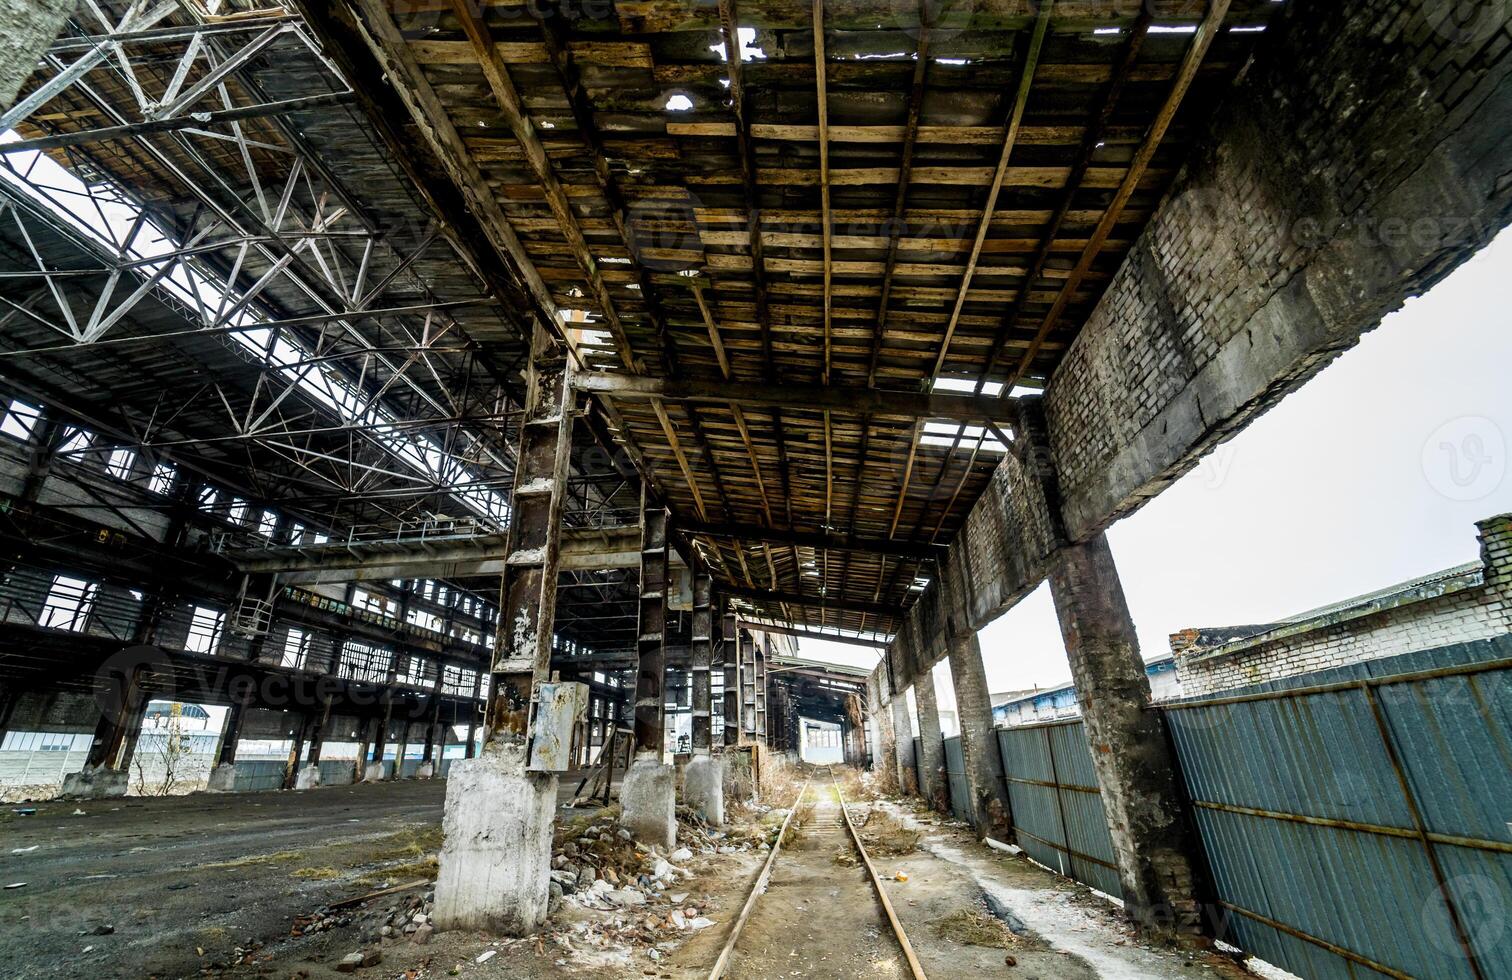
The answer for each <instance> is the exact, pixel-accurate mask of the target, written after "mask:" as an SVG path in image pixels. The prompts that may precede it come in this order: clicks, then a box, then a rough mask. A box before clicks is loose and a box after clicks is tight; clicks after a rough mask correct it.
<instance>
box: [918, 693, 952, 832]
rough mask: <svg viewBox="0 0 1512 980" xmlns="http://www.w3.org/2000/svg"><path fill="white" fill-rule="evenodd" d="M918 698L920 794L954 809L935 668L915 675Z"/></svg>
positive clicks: (939, 807)
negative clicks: (936, 691)
mask: <svg viewBox="0 0 1512 980" xmlns="http://www.w3.org/2000/svg"><path fill="white" fill-rule="evenodd" d="M914 700H915V701H917V702H918V708H919V746H920V749H919V751H920V754H921V757H920V759H919V781H920V783H921V785H920V786H919V794H920V795H921V796H923V797H924V799H925V801H926V802H927V803H928V804H929V805H930V806H932V807H934V808H935V809H936V810H939V811H941V812H942V813H943V812H946V811H948V810H949V809H950V793H949V791H948V790H947V789H946V786H945V738H944V735H943V734H942V732H941V731H940V706H939V702H938V701H937V700H936V698H935V686H934V671H932V670H930V669H929V668H928V667H925V668H924V669H923V670H921V671H919V676H917V677H915V678H914Z"/></svg>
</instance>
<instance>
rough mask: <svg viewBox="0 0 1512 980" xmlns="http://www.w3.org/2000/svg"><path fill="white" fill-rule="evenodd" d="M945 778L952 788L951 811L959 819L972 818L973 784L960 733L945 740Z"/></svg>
mask: <svg viewBox="0 0 1512 980" xmlns="http://www.w3.org/2000/svg"><path fill="white" fill-rule="evenodd" d="M945 780H946V783H947V784H948V786H949V788H950V812H951V813H952V814H954V815H955V818H956V819H957V820H970V819H971V784H970V783H969V782H968V781H967V779H966V754H965V752H964V751H963V750H962V749H961V736H959V735H952V736H950V737H949V738H947V739H946V740H945Z"/></svg>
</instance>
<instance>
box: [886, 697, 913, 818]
mask: <svg viewBox="0 0 1512 980" xmlns="http://www.w3.org/2000/svg"><path fill="white" fill-rule="evenodd" d="M888 709H889V713H890V714H891V715H892V733H893V757H892V761H893V765H894V766H896V767H897V774H898V791H899V792H900V793H907V794H916V793H918V792H919V781H918V779H917V778H916V776H915V774H914V758H913V719H911V718H909V716H908V698H907V696H905V695H903V694H894V695H893V698H892V701H891V702H889V704H888Z"/></svg>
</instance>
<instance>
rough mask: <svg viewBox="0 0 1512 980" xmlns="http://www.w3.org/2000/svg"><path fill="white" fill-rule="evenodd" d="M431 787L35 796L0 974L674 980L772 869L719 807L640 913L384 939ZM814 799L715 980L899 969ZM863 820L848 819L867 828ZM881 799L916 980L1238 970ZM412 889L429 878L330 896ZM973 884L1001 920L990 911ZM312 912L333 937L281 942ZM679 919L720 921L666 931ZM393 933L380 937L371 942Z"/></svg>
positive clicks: (713, 946)
mask: <svg viewBox="0 0 1512 980" xmlns="http://www.w3.org/2000/svg"><path fill="white" fill-rule="evenodd" d="M444 790H445V787H444V784H443V783H440V782H413V781H411V782H401V783H390V784H383V785H370V786H347V787H331V788H326V789H320V790H315V791H312V792H306V793H255V794H238V795H224V796H204V795H200V796H192V797H172V798H167V799H129V800H116V801H111V802H105V803H79V804H75V803H70V802H59V803H40V804H36V812H35V814H32V815H22V814H19V813H17V812H16V810H17V809H18V807H17V806H15V805H6V806H5V807H4V808H3V809H0V841H3V842H4V846H3V847H0V884H4V885H7V886H8V885H12V884H16V885H20V887H16V888H6V889H5V890H3V891H0V964H3V965H4V967H5V969H4V971H3V974H4V976H5V977H7V978H26V980H29V978H44V977H45V978H64V977H69V978H72V977H77V978H91V980H93V978H112V977H120V978H131V980H141V978H147V977H160V978H170V977H197V976H205V975H209V976H229V977H254V976H257V977H280V978H289V977H294V978H315V980H320V978H328V977H335V976H338V975H354V976H357V977H359V978H373V980H377V978H395V977H402V978H406V980H419V978H425V977H441V976H465V977H479V978H521V980H535V978H574V977H590V976H591V977H594V978H631V977H647V976H650V977H659V978H673V980H691V978H694V977H703V976H707V972H708V968H709V966H710V965H711V964H712V963H713V961H714V958H715V957H716V956H717V955H718V952H719V949H720V948H721V946H722V945H723V943H724V941H725V939H726V938H727V936H728V933H729V929H730V928H731V924H732V923H733V922H734V921H735V918H736V916H737V915H738V913H739V910H740V908H741V905H742V904H743V903H744V901H745V898H746V895H747V894H748V892H749V889H750V887H751V885H752V884H753V882H754V880H755V877H756V874H757V873H758V871H759V869H760V867H761V864H762V862H763V861H764V860H765V856H766V855H765V852H764V851H763V850H762V849H761V847H760V846H759V843H760V839H761V836H760V835H761V834H763V833H766V834H770V832H771V828H772V827H774V826H775V825H776V824H777V823H779V822H780V820H781V818H782V817H783V816H784V815H785V811H783V810H771V809H770V808H755V809H751V808H744V807H736V808H735V810H736V812H737V814H738V817H737V820H738V824H739V825H738V826H737V827H734V828H727V829H728V830H729V831H730V836H729V838H727V839H728V840H730V841H734V840H735V839H736V837H737V835H741V834H743V835H745V838H746V839H747V840H748V841H749V840H755V841H756V845H757V846H748V847H747V849H746V850H742V851H739V852H738V853H717V850H718V848H716V847H714V846H711V844H716V843H719V840H711V839H710V838H709V836H708V835H707V834H703V835H699V834H698V833H690V842H692V843H693V850H694V852H695V853H694V854H693V856H692V857H691V858H688V859H686V860H683V861H681V862H680V867H679V870H678V873H677V875H678V876H677V877H676V879H675V882H674V883H673V884H671V885H670V886H669V887H667V888H666V889H665V890H664V891H663V890H660V889H647V894H648V897H649V901H648V902H647V904H646V905H644V906H641V907H638V908H635V909H606V910H600V909H594V908H586V907H583V906H582V905H581V904H579V903H575V902H573V901H571V900H569V901H567V902H565V903H564V904H563V905H562V906H561V908H560V909H559V910H558V911H557V913H556V914H555V915H554V916H553V919H552V921H551V923H550V924H549V926H548V928H547V929H546V930H545V931H544V932H543V934H542V935H541V936H538V937H533V938H530V939H523V940H504V939H499V938H497V937H490V936H486V935H481V934H475V933H462V932H452V933H436V934H435V935H434V936H433V937H431V938H430V941H429V942H428V943H426V944H423V945H420V944H416V943H414V942H411V941H408V940H407V939H406V938H405V934H404V933H403V932H402V931H400V930H401V928H404V927H405V923H406V922H410V921H411V919H410V917H411V916H412V915H413V913H414V912H415V911H417V910H418V909H419V908H423V905H422V904H421V903H423V901H424V899H425V895H426V892H427V890H428V887H429V886H428V885H426V884H423V882H424V881H425V880H426V879H427V878H430V877H432V876H433V875H434V853H435V849H436V847H437V845H438V843H439V821H440V816H441V807H442V800H443V795H444ZM818 795H819V801H818V803H817V805H815V806H814V808H813V811H812V813H811V814H809V815H808V817H807V821H806V823H805V825H804V826H803V827H802V828H801V829H800V832H799V834H798V837H797V839H796V840H795V841H794V842H793V844H792V846H791V849H790V850H789V848H787V847H785V848H784V850H783V853H782V854H781V855H779V857H778V860H777V864H776V866H775V873H774V876H773V879H772V882H771V884H770V885H769V887H768V890H767V892H766V894H765V895H764V896H763V897H762V899H760V900H759V901H758V904H757V909H756V913H755V914H754V915H753V918H752V920H751V922H750V924H749V925H748V927H747V931H746V933H745V934H744V935H743V937H742V940H741V942H740V944H739V946H738V949H737V957H736V959H735V962H734V968H733V970H732V971H731V974H730V975H731V976H732V977H736V978H739V980H757V978H768V977H770V978H776V977H812V978H816V980H817V978H834V980H840V978H851V977H866V978H873V977H874V978H878V980H890V978H894V977H903V976H906V975H907V972H906V967H904V966H903V963H902V957H901V954H900V951H899V949H898V947H897V944H896V942H895V940H894V939H893V936H892V933H891V931H890V929H888V927H887V924H886V920H885V919H884V918H883V917H882V915H881V914H880V911H879V907H878V905H877V902H876V901H875V899H874V897H873V896H872V893H871V891H870V886H869V885H868V883H867V880H866V878H865V872H864V871H863V870H862V869H861V868H860V867H858V866H856V865H855V864H853V863H852V862H853V861H854V851H853V850H852V849H851V848H850V847H849V844H848V839H847V837H846V835H845V831H844V829H843V826H842V825H841V824H840V823H839V822H838V818H839V808H838V805H837V803H836V801H835V799H834V797H833V796H832V795H831V794H829V793H827V792H824V793H820V794H818ZM865 809H866V807H856V808H854V809H853V811H852V812H853V816H854V817H855V818H856V819H858V820H859V819H861V818H863V817H864V815H865ZM878 809H879V811H884V810H885V811H886V812H888V813H890V814H893V815H895V816H896V817H897V819H898V820H899V821H900V825H901V826H904V827H915V828H916V829H917V830H918V831H920V849H919V850H916V851H914V852H913V853H908V854H901V855H896V856H886V857H879V858H878V870H879V872H882V873H883V874H885V875H888V876H889V877H894V878H895V877H896V876H898V875H899V873H900V872H901V873H902V874H903V875H904V876H906V878H907V880H906V881H898V880H891V881H889V882H888V883H887V886H886V887H887V888H888V892H889V895H890V897H891V898H892V901H893V903H894V905H895V906H896V908H897V910H898V913H899V915H900V917H901V918H902V919H903V922H904V925H905V927H906V928H907V931H908V933H909V935H910V938H911V939H912V941H913V943H914V946H915V949H916V950H917V952H918V954H919V956H920V958H921V959H922V960H923V962H924V965H925V967H926V969H927V971H928V973H929V976H930V977H931V978H932V980H953V978H968V977H970V978H976V977H1023V978H1043V980H1052V978H1053V980H1061V978H1069V980H1081V978H1091V977H1104V978H1110V980H1111V978H1117V980H1123V978H1131V980H1137V978H1170V977H1183V978H1205V977H1234V978H1238V977H1247V976H1250V975H1249V974H1246V973H1245V972H1244V971H1242V970H1241V969H1240V968H1238V967H1237V966H1235V965H1233V964H1232V963H1230V962H1229V961H1226V960H1223V959H1221V958H1219V957H1215V956H1208V955H1202V954H1199V955H1188V954H1184V953H1181V952H1176V951H1170V950H1159V949H1151V948H1148V947H1146V946H1144V945H1142V944H1141V943H1139V942H1138V941H1137V940H1135V939H1134V938H1133V936H1132V935H1131V934H1130V932H1129V930H1128V929H1127V928H1126V927H1125V926H1123V925H1122V924H1121V922H1120V921H1119V920H1118V918H1117V916H1116V914H1115V910H1114V909H1113V908H1112V907H1111V906H1109V905H1108V904H1107V903H1106V902H1105V901H1104V900H1102V899H1101V898H1099V897H1097V896H1096V895H1094V894H1092V893H1091V892H1089V891H1088V890H1087V889H1085V888H1082V887H1081V886H1079V885H1076V884H1074V883H1072V882H1068V881H1066V880H1065V879H1060V878H1056V877H1055V876H1052V875H1050V874H1049V873H1047V872H1045V871H1043V870H1041V869H1039V868H1037V867H1035V866H1034V865H1032V864H1030V863H1029V862H1028V861H1027V860H1025V859H1024V858H1022V857H1010V856H1008V855H1004V854H1001V853H999V852H996V851H992V850H990V849H988V848H986V847H985V846H984V845H982V844H979V843H978V842H976V841H975V840H973V839H972V838H971V837H970V836H969V835H968V834H967V833H966V832H964V830H962V829H961V828H959V827H958V826H952V825H950V824H949V823H948V822H946V821H941V820H938V819H937V818H934V817H932V816H929V815H924V814H918V813H915V812H914V811H912V810H909V809H900V808H898V807H897V806H896V805H894V804H890V803H888V804H879V805H878ZM77 811H82V812H77ZM800 815H801V814H800ZM878 820H880V818H878ZM878 826H879V824H875V823H874V824H871V825H870V827H866V828H862V833H863V835H865V834H868V833H875V831H876V830H877V827H878ZM884 849H885V848H884ZM725 850H726V851H729V850H731V849H730V848H726V849H725ZM415 882H421V883H422V884H417V885H415V887H412V888H409V889H407V890H402V891H398V892H395V893H392V894H388V895H383V896H379V897H377V898H374V899H371V900H370V901H368V902H366V903H363V904H360V905H357V906H342V905H341V904H340V903H341V902H343V901H344V900H350V899H353V898H357V897H360V896H363V895H367V894H370V893H372V892H374V891H376V890H379V889H382V888H384V887H387V886H391V885H404V884H406V883H415ZM989 892H990V893H991V894H992V896H993V897H994V899H995V900H996V902H995V904H996V905H997V907H998V909H999V911H1000V912H1002V911H1003V910H1005V909H1006V910H1007V915H1008V917H1009V918H1010V919H1011V920H1012V921H1013V923H1014V924H1015V928H1016V930H1017V931H1015V929H1010V928H1008V927H1007V926H1005V925H1004V924H1003V922H1002V920H1001V919H1000V918H994V917H993V916H992V915H991V914H989V912H988V905H987V903H986V901H985V896H986V895H987V893H989ZM674 899H675V901H674ZM321 909H324V912H323V918H324V920H325V921H328V922H329V923H330V924H331V927H330V928H329V929H326V930H324V931H308V934H305V935H298V934H297V933H299V932H301V931H306V930H310V927H309V926H308V925H307V923H308V922H309V917H310V916H311V914H312V913H315V912H316V911H317V910H321ZM674 911H676V912H686V911H692V912H694V913H695V914H696V916H697V917H700V918H704V919H707V920H710V921H712V923H713V924H712V925H710V926H708V927H707V928H702V929H697V930H695V929H691V928H683V929H678V928H674V923H673V919H674V918H675V916H674V915H673V913H674ZM692 917H693V916H687V918H690V919H691V918H692ZM391 921H392V922H393V923H394V925H393V926H392V927H391V931H392V932H393V933H394V935H392V936H389V937H385V936H383V935H381V934H380V931H381V927H382V926H383V924H384V923H387V922H391ZM407 928H409V929H411V930H413V929H414V926H413V924H410V925H409V926H407ZM816 950H818V951H819V953H818V955H817V956H815V955H814V951H816ZM362 951H367V952H369V953H370V954H376V955H377V956H379V957H381V961H380V962H378V963H376V964H375V965H373V966H370V967H367V968H364V969H361V970H359V971H358V972H357V973H355V974H338V973H337V972H336V971H335V965H336V964H337V963H338V961H340V960H341V958H342V957H344V956H346V955H347V954H350V953H353V952H362ZM1010 960H1012V963H1013V965H1010V964H1009V961H1010Z"/></svg>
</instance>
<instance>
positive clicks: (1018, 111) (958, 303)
mask: <svg viewBox="0 0 1512 980" xmlns="http://www.w3.org/2000/svg"><path fill="white" fill-rule="evenodd" d="M1054 5H1055V4H1054V0H1042V2H1041V3H1040V8H1039V16H1038V17H1037V18H1035V21H1034V32H1033V33H1032V34H1031V35H1030V37H1029V50H1028V51H1027V52H1026V53H1025V55H1024V67H1023V70H1022V71H1021V72H1020V73H1019V84H1018V91H1017V92H1016V93H1015V94H1014V98H1013V108H1012V110H1010V112H1009V113H1008V120H1007V122H1006V123H1005V124H1004V126H1003V145H1002V149H1001V150H1000V151H999V153H998V162H997V169H996V170H994V171H993V174H992V183H991V185H990V186H989V187H988V189H987V202H986V203H985V204H983V205H982V217H981V219H980V220H979V221H978V222H977V230H976V238H975V239H974V240H973V241H972V244H971V253H970V255H969V257H968V258H967V259H966V272H965V274H964V275H963V276H962V277H961V288H960V289H959V290H958V291H957V292H956V298H955V307H954V308H953V309H952V310H951V311H950V321H949V322H948V323H947V324H946V325H945V336H944V337H942V338H941V339H940V353H939V356H938V357H936V358H935V363H934V369H933V370H932V371H931V372H930V374H929V377H930V379H931V380H933V379H934V378H938V377H939V376H940V369H941V368H943V367H944V366H945V359H946V358H947V357H948V356H949V355H950V339H951V338H952V337H953V336H955V330H956V324H958V323H959V322H960V319H961V308H962V307H963V306H965V305H966V294H967V292H969V291H970V289H971V278H972V276H973V275H974V274H975V273H976V267H977V261H978V260H979V259H980V258H981V255H982V243H983V242H985V241H986V240H987V231H988V229H990V228H991V227H992V213H993V212H994V211H996V210H997V199H998V193H999V192H1000V191H1002V189H1003V181H1004V179H1005V178H1006V177H1007V175H1008V160H1009V158H1010V157H1012V156H1013V148H1014V147H1015V146H1016V145H1017V144H1018V134H1019V126H1020V125H1021V124H1022V123H1023V121H1024V107H1025V106H1026V105H1028V103H1029V90H1030V88H1031V87H1032V86H1033V84H1034V69H1035V67H1036V66H1037V65H1038V64H1039V56H1040V49H1041V48H1043V47H1044V44H1045V33H1046V31H1047V30H1048V29H1049V27H1050V10H1051V8H1052V7H1053V6H1054Z"/></svg>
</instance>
